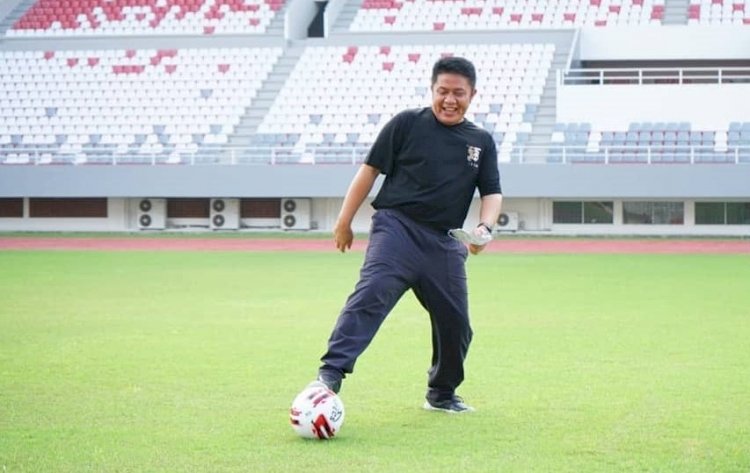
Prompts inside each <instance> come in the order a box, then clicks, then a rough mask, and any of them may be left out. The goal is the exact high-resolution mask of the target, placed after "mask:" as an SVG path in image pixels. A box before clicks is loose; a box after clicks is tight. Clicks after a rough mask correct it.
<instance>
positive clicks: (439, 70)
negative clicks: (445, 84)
mask: <svg viewBox="0 0 750 473" xmlns="http://www.w3.org/2000/svg"><path fill="white" fill-rule="evenodd" d="M446 73H448V74H458V75H461V76H464V77H466V78H467V79H468V80H469V85H470V86H471V88H472V89H474V88H475V86H476V83H477V71H476V69H474V64H472V63H471V61H469V60H468V59H465V58H462V57H455V56H447V57H444V58H441V59H438V61H437V62H436V63H435V65H434V66H432V85H435V82H437V78H438V76H439V75H440V74H446Z"/></svg>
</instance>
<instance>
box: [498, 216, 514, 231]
mask: <svg viewBox="0 0 750 473" xmlns="http://www.w3.org/2000/svg"><path fill="white" fill-rule="evenodd" d="M517 230H518V213H516V212H503V213H501V214H500V217H498V219H497V231H499V232H515V231H517Z"/></svg>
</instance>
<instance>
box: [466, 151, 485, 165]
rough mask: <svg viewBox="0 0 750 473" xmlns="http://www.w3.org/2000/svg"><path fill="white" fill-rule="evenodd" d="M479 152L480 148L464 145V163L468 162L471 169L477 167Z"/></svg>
mask: <svg viewBox="0 0 750 473" xmlns="http://www.w3.org/2000/svg"><path fill="white" fill-rule="evenodd" d="M481 152H482V148H480V147H478V146H469V145H466V161H468V163H469V166H471V167H473V168H478V167H479V154H480V153H481Z"/></svg>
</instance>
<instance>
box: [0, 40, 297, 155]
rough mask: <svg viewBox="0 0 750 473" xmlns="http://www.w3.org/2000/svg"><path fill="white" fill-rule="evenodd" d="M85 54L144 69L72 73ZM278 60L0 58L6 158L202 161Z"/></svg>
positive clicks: (243, 51)
mask: <svg viewBox="0 0 750 473" xmlns="http://www.w3.org/2000/svg"><path fill="white" fill-rule="evenodd" d="M83 53H85V57H96V58H105V57H107V58H115V59H116V60H117V61H122V62H129V65H131V66H136V65H137V66H139V67H142V69H139V70H138V71H137V72H134V73H118V71H117V70H116V69H114V67H113V66H112V65H111V64H107V63H106V62H105V61H87V62H86V63H85V65H81V66H79V64H74V65H72V66H71V64H70V62H69V61H70V59H71V58H78V57H83V56H84V54H83ZM281 54H282V49H281V48H279V47H268V48H211V49H198V48H184V49H170V50H153V49H139V50H134V49H120V50H88V51H73V52H71V51H46V52H45V51H34V52H29V51H26V52H19V51H0V64H3V69H1V70H0V90H1V91H2V92H1V93H0V153H2V154H4V155H6V156H10V155H11V154H12V155H14V158H13V160H12V161H13V162H22V161H23V160H24V156H25V157H26V158H29V159H31V158H30V156H31V153H32V152H31V151H29V150H30V149H35V148H40V147H41V148H42V149H44V150H45V152H46V154H49V155H51V156H53V157H55V156H57V155H68V154H70V153H73V154H75V156H76V160H77V162H86V161H87V159H88V158H87V157H89V156H97V157H99V158H102V159H105V160H106V157H107V156H110V157H111V156H114V155H122V154H128V153H132V154H135V155H139V156H140V155H155V156H160V157H161V158H164V157H165V156H166V157H170V156H171V157H173V158H174V156H178V155H179V156H183V155H185V154H189V153H196V152H200V153H203V148H205V146H214V145H221V144H223V143H227V141H228V137H229V136H230V135H231V134H233V133H234V130H235V127H236V125H237V124H238V123H239V121H240V118H241V117H242V116H243V115H244V114H245V113H246V110H247V107H249V106H251V105H252V102H253V100H254V99H255V97H256V95H257V93H258V91H259V90H260V88H261V86H262V84H263V82H264V80H265V79H266V78H267V77H268V74H269V72H270V71H271V69H272V67H273V66H274V64H275V63H276V62H277V61H278V59H279V58H280V57H281ZM154 58H156V60H154ZM260 58H263V59H264V60H260ZM178 60H179V61H182V62H181V63H180V64H175V63H174V62H173V61H175V62H176V61H178ZM79 62H80V61H79ZM170 62H173V63H172V65H174V66H175V67H176V69H175V70H173V71H172V72H171V73H170V72H168V71H165V70H164V66H165V65H169V64H166V63H170ZM90 71H93V72H94V73H95V74H96V76H95V77H97V78H99V79H96V80H95V79H94V78H92V77H91V76H88V75H87V73H88V72H90ZM196 71H197V72H199V73H198V74H196V73H195V72H196ZM6 162H8V161H7V160H6Z"/></svg>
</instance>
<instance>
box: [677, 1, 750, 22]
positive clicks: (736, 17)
mask: <svg viewBox="0 0 750 473" xmlns="http://www.w3.org/2000/svg"><path fill="white" fill-rule="evenodd" d="M688 24H691V25H692V24H701V25H704V24H711V25H717V24H718V25H721V24H737V25H750V0H690V4H689V6H688Z"/></svg>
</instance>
